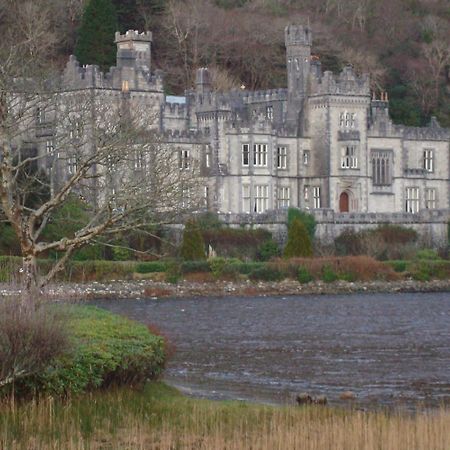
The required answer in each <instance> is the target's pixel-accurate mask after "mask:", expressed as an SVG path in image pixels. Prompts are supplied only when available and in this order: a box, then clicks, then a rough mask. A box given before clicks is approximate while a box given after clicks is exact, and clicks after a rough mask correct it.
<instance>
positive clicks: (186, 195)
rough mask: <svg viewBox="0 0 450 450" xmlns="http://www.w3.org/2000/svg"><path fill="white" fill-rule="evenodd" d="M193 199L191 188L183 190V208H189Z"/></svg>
mask: <svg viewBox="0 0 450 450" xmlns="http://www.w3.org/2000/svg"><path fill="white" fill-rule="evenodd" d="M190 199H191V192H190V190H189V188H182V189H181V207H182V208H188V207H189V203H190Z"/></svg>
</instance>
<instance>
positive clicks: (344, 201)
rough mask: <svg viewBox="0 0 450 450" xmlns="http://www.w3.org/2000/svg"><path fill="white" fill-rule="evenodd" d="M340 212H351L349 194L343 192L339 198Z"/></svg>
mask: <svg viewBox="0 0 450 450" xmlns="http://www.w3.org/2000/svg"><path fill="white" fill-rule="evenodd" d="M339 211H340V212H348V211H349V199H348V194H347V192H343V193H342V194H341V196H340V197H339Z"/></svg>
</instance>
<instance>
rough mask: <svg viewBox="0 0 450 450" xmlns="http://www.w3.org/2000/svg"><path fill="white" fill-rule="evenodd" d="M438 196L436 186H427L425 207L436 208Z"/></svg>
mask: <svg viewBox="0 0 450 450" xmlns="http://www.w3.org/2000/svg"><path fill="white" fill-rule="evenodd" d="M430 194H432V195H430ZM436 197H437V196H436V188H425V209H436V206H437V198H436Z"/></svg>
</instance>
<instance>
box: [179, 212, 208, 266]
mask: <svg viewBox="0 0 450 450" xmlns="http://www.w3.org/2000/svg"><path fill="white" fill-rule="evenodd" d="M180 253H181V257H182V258H183V259H184V260H187V261H197V260H199V259H205V258H206V255H205V243H204V241H203V237H202V235H201V233H200V229H199V227H198V226H197V223H196V222H195V220H188V221H187V222H186V225H185V227H184V232H183V243H182V244H181V251H180Z"/></svg>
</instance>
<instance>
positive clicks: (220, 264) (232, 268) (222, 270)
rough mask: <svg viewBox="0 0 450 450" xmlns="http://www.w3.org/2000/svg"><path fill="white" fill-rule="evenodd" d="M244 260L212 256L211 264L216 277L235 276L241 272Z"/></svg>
mask: <svg viewBox="0 0 450 450" xmlns="http://www.w3.org/2000/svg"><path fill="white" fill-rule="evenodd" d="M241 265H242V262H241V261H239V259H236V258H230V259H225V258H211V259H210V260H209V266H210V268H211V272H212V273H213V275H214V276H215V277H216V278H235V277H236V276H237V275H238V274H239V273H240V270H239V269H240V266H241Z"/></svg>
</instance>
